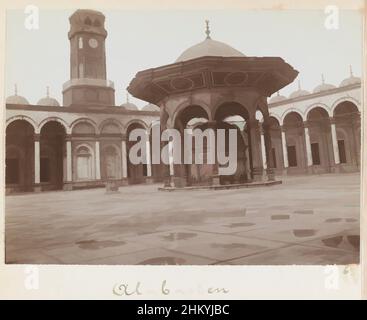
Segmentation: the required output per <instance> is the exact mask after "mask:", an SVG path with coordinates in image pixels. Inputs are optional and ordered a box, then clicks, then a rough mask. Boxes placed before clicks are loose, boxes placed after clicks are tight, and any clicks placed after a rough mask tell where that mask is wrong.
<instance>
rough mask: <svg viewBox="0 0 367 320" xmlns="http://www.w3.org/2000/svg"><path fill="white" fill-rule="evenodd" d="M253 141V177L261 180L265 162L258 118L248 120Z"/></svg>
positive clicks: (251, 140)
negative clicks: (262, 156) (263, 161)
mask: <svg viewBox="0 0 367 320" xmlns="http://www.w3.org/2000/svg"><path fill="white" fill-rule="evenodd" d="M247 125H248V127H249V130H248V132H249V134H250V143H251V159H252V178H253V179H254V180H255V181H261V180H262V175H263V163H262V160H261V137H260V128H259V121H258V120H252V121H251V120H250V121H248V122H247Z"/></svg>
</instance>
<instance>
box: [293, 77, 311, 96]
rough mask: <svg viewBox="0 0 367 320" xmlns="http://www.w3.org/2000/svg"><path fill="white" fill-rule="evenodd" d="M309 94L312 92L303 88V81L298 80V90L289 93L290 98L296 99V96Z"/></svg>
mask: <svg viewBox="0 0 367 320" xmlns="http://www.w3.org/2000/svg"><path fill="white" fill-rule="evenodd" d="M308 94H310V92H308V91H307V90H302V88H301V81H299V80H298V90H297V91H294V92H292V93H291V94H290V95H289V98H290V99H294V98H298V97H301V96H307V95H308Z"/></svg>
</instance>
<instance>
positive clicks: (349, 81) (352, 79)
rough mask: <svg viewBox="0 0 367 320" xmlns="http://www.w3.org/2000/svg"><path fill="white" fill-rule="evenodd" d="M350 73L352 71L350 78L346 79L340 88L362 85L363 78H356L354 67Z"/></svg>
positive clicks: (350, 67)
mask: <svg viewBox="0 0 367 320" xmlns="http://www.w3.org/2000/svg"><path fill="white" fill-rule="evenodd" d="M349 71H350V76H349V77H348V78H346V79H344V80H343V81H342V82H341V83H340V85H339V87H346V86H350V85H352V84H357V83H361V78H359V77H355V76H354V75H353V70H352V66H349Z"/></svg>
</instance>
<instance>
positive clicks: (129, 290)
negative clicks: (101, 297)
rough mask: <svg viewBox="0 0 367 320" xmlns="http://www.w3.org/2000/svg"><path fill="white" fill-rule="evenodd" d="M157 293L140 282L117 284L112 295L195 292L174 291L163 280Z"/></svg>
mask: <svg viewBox="0 0 367 320" xmlns="http://www.w3.org/2000/svg"><path fill="white" fill-rule="evenodd" d="M157 289H158V290H157V291H155V290H144V288H143V284H142V283H141V282H140V281H137V282H136V283H134V284H129V283H125V282H120V283H116V284H115V285H114V286H113V289H112V293H113V294H114V295H116V296H120V297H121V296H141V295H143V294H146V293H154V294H157V293H158V294H162V295H164V296H169V295H170V294H185V293H193V292H194V291H193V290H190V289H188V290H186V291H185V290H183V289H182V288H176V289H172V287H169V286H168V283H167V280H163V281H162V282H161V283H160V285H159V286H158V287H157ZM199 291H200V293H203V294H211V295H213V294H227V293H229V290H228V289H226V288H219V287H209V288H207V289H204V291H203V290H199Z"/></svg>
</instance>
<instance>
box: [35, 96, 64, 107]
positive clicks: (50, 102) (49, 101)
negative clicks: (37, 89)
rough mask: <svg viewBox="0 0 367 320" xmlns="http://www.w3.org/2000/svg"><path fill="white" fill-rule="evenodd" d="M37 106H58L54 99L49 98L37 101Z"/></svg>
mask: <svg viewBox="0 0 367 320" xmlns="http://www.w3.org/2000/svg"><path fill="white" fill-rule="evenodd" d="M37 104H38V105H40V106H52V107H59V106H60V104H59V102H58V101H57V100H56V99H54V98H51V97H44V98H42V99H40V100H38V102H37Z"/></svg>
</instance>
